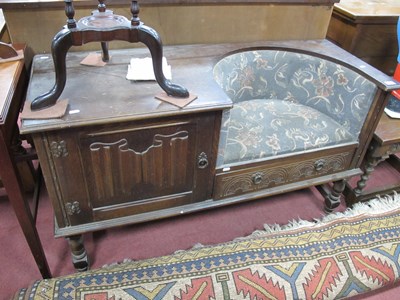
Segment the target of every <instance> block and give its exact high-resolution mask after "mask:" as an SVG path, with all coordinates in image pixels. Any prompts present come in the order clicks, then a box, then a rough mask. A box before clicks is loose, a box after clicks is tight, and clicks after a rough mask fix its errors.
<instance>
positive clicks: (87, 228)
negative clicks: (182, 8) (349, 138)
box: [21, 40, 399, 269]
mask: <svg viewBox="0 0 400 300" xmlns="http://www.w3.org/2000/svg"><path fill="white" fill-rule="evenodd" d="M267 46H268V47H273V48H280V47H285V48H291V49H296V51H300V52H307V51H313V52H314V53H315V55H317V56H318V55H321V56H323V55H328V56H330V57H334V58H335V60H336V61H339V60H340V61H341V62H343V63H345V64H346V65H347V66H349V67H350V68H353V69H357V70H359V67H360V66H363V65H365V63H364V62H362V61H360V60H359V59H357V58H356V57H354V56H352V55H350V54H349V53H347V52H345V51H343V50H342V49H340V48H339V47H337V46H335V45H334V44H332V43H330V42H328V41H326V40H317V41H287V42H282V41H280V42H257V43H243V44H218V45H185V46H174V47H165V48H164V53H165V56H166V57H167V58H168V61H169V63H170V64H171V66H172V73H173V78H174V81H176V82H177V83H179V84H182V85H183V86H185V87H186V88H187V89H188V90H189V92H191V93H193V94H195V95H197V96H198V98H197V99H196V100H195V101H193V102H191V103H190V104H188V105H187V106H185V107H184V108H179V107H177V106H174V105H171V104H168V103H164V102H161V101H159V100H157V99H155V98H154V96H155V95H156V94H158V93H159V92H160V91H161V89H160V87H159V85H158V84H157V83H155V82H130V81H127V80H126V79H125V76H126V71H127V65H128V64H129V60H130V58H132V57H145V56H148V55H149V52H148V50H147V49H146V48H139V49H134V50H132V49H131V50H115V51H111V52H110V54H111V57H112V59H111V61H110V62H109V63H108V64H107V65H106V66H105V67H103V68H93V67H87V66H82V65H80V64H79V62H80V61H81V60H82V59H83V58H84V57H85V56H86V55H87V54H88V53H87V52H84V53H82V52H81V53H79V52H69V53H68V54H67V60H66V62H67V72H68V74H70V75H69V77H68V81H67V83H66V86H65V88H64V90H63V93H62V94H61V96H60V99H68V100H69V108H68V112H67V113H66V115H65V116H64V117H63V118H59V119H56V118H54V119H47V120H35V119H32V120H29V119H26V120H23V122H22V127H21V132H22V133H24V134H31V135H32V137H33V139H34V142H35V145H36V149H37V152H38V155H39V160H40V162H41V165H42V168H43V174H44V177H45V181H46V185H47V188H48V191H49V195H50V198H51V200H52V204H53V207H54V212H55V219H56V228H55V235H56V236H57V237H66V238H67V239H68V240H69V243H70V248H71V251H72V253H73V261H74V265H75V267H76V268H77V269H86V268H87V266H88V259H87V253H86V251H85V248H84V245H83V240H82V234H83V233H85V232H92V231H96V230H101V229H106V228H110V227H115V226H120V225H125V224H133V223H138V222H143V221H149V220H155V219H158V218H164V217H168V216H174V215H180V214H186V213H190V212H194V211H199V210H202V209H206V208H213V207H219V206H223V205H227V204H233V203H238V202H242V201H248V200H253V199H259V198H263V197H265V196H269V195H273V194H278V193H283V192H287V191H291V190H296V189H301V188H306V187H309V186H315V185H321V184H324V183H328V182H332V181H335V182H338V183H337V184H336V185H335V188H334V192H333V194H334V196H337V197H338V196H339V195H340V192H341V191H342V190H341V189H342V186H343V185H344V181H345V179H347V178H349V177H351V176H354V175H357V174H361V170H360V169H359V165H360V163H361V159H362V157H363V155H364V153H365V149H364V145H366V144H368V143H369V141H370V140H371V138H372V132H373V131H374V129H375V127H376V125H377V122H378V118H379V117H380V114H381V113H382V111H383V108H384V106H385V104H386V95H387V92H388V91H389V90H391V89H394V88H399V85H398V84H393V85H387V81H388V80H389V79H390V77H388V76H387V75H385V74H383V73H382V72H379V71H377V70H376V69H374V68H372V67H370V66H368V65H367V66H365V67H364V66H363V67H362V71H361V72H362V73H363V74H364V75H365V76H366V77H367V78H369V79H370V80H371V81H373V82H374V83H375V84H377V89H376V91H377V92H376V96H375V98H374V101H373V104H372V106H371V110H370V112H369V113H368V116H367V119H366V122H365V124H364V126H363V128H362V135H361V137H360V139H359V141H358V143H352V144H351V145H349V146H344V148H343V146H342V147H341V148H340V149H339V148H337V147H330V148H328V149H322V150H321V151H312V152H311V153H306V152H304V153H303V154H301V155H298V154H296V155H286V156H285V157H284V159H283V161H282V163H277V162H275V163H274V164H272V165H270V166H269V168H270V169H274V170H276V171H277V172H278V173H280V174H281V173H282V172H286V173H287V175H288V177H287V181H282V182H280V183H279V184H276V183H273V184H272V185H267V184H265V183H264V182H263V181H261V182H259V181H257V180H256V181H255V182H253V184H254V186H257V187H259V186H260V185H259V184H260V183H262V185H263V189H260V188H255V189H252V190H250V191H243V193H235V195H233V196H229V197H221V196H220V195H217V192H216V191H221V190H224V189H225V187H224V184H225V185H226V182H224V180H223V177H224V176H225V177H226V178H228V177H232V176H233V175H234V174H237V175H238V176H237V178H243V176H247V175H248V176H249V178H251V177H252V174H254V173H257V172H258V169H257V168H254V166H253V167H251V168H250V167H249V166H247V167H246V166H245V165H244V166H241V169H240V170H239V169H237V168H232V169H230V170H224V169H221V170H218V172H219V176H216V172H217V170H216V156H217V150H218V149H217V148H218V142H219V135H220V127H221V124H220V123H221V115H222V112H223V110H225V109H230V107H231V106H232V102H231V100H230V99H229V98H228V97H227V95H226V94H225V93H224V92H223V90H222V89H221V88H220V87H219V86H218V85H217V83H216V81H215V79H214V77H213V67H214V65H215V64H216V62H217V61H218V60H219V59H220V58H221V57H222V56H224V55H226V54H227V53H228V52H232V51H233V52H234V51H238V50H240V49H245V48H253V47H261V48H262V47H267ZM53 82H54V71H53V61H52V59H51V58H50V57H49V56H46V55H39V56H36V57H35V59H34V62H33V68H32V75H31V81H30V84H29V87H28V93H27V101H32V100H33V99H35V97H37V95H40V94H42V93H43V92H46V91H48V90H49V89H50V88H51V87H52V84H53ZM346 149H347V152H346V153H345V159H344V160H340V159H336V158H332V159H331V157H334V156H337V155H339V153H338V151H339V150H340V151H342V153H344V152H343V151H345V150H346ZM321 158H328V159H331V160H330V161H332V162H335V161H336V163H334V164H333V165H334V166H338V165H339V168H331V169H328V170H326V169H324V164H322V165H321V164H319V163H318V161H319V160H320V159H321ZM282 164H284V165H282ZM249 165H250V164H249ZM295 165H298V166H302V167H304V168H300V169H301V170H303V171H304V173H303V174H299V173H298V172H297V173H290V170H292V169H293V167H294V166H295ZM328 165H329V166H331V164H328ZM259 167H260V168H261V167H262V168H264V169H265V168H267V167H268V162H266V163H265V164H264V165H263V166H261V165H260V166H259ZM310 168H311V169H310ZM300 169H299V170H300ZM301 170H300V171H301ZM315 170H316V171H315ZM261 171H263V170H261ZM321 172H322V173H321ZM321 174H322V175H321ZM298 175H299V176H300V177H296V176H298ZM293 176H294V177H293ZM233 177H234V176H233ZM295 177H296V178H295ZM246 178H247V177H246ZM233 179H234V178H233ZM233 182H237V181H235V180H234V181H233ZM343 187H344V186H343ZM216 196H217V197H216Z"/></svg>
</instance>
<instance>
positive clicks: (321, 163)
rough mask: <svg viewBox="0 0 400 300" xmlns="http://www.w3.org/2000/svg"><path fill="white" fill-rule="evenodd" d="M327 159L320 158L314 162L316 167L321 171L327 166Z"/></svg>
mask: <svg viewBox="0 0 400 300" xmlns="http://www.w3.org/2000/svg"><path fill="white" fill-rule="evenodd" d="M325 164H326V160H325V159H319V160H317V161H316V162H315V163H314V168H315V170H317V171H321V170H322V168H323V167H324V166H325Z"/></svg>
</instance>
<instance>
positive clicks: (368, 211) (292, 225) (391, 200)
mask: <svg viewBox="0 0 400 300" xmlns="http://www.w3.org/2000/svg"><path fill="white" fill-rule="evenodd" d="M399 208H400V195H399V194H397V193H396V192H395V191H393V194H391V195H383V196H378V197H377V198H375V199H372V200H369V201H367V202H359V203H356V204H354V205H353V206H352V207H349V208H347V209H346V210H345V211H343V212H334V213H331V214H328V215H325V216H323V217H322V218H321V219H314V220H313V221H307V220H302V219H298V220H292V221H290V222H289V223H288V224H285V225H279V224H264V229H263V230H256V231H254V232H253V233H251V234H250V235H248V236H246V237H239V238H236V239H234V241H240V240H244V239H248V238H254V237H259V236H263V235H265V234H269V233H277V232H283V231H290V230H294V229H300V228H303V227H311V226H313V227H317V226H322V225H325V224H327V223H329V222H332V221H334V220H338V219H343V218H349V217H354V216H359V215H371V216H373V215H376V214H382V213H386V212H390V211H393V210H396V209H399Z"/></svg>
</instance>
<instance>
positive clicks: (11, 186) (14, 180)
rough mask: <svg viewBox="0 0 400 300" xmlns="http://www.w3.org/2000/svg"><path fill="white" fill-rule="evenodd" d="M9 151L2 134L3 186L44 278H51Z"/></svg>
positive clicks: (1, 170)
mask: <svg viewBox="0 0 400 300" xmlns="http://www.w3.org/2000/svg"><path fill="white" fill-rule="evenodd" d="M9 151H10V150H9V148H8V147H7V145H6V143H5V140H4V137H3V135H2V134H1V133H0V165H1V169H0V172H1V178H2V181H3V185H4V187H5V189H6V192H7V196H8V199H9V201H10V203H11V206H12V207H13V209H14V212H15V214H16V216H17V219H18V222H19V225H20V226H21V229H22V231H23V233H24V235H25V239H26V241H27V242H28V245H29V248H30V250H31V252H32V255H33V257H34V259H35V261H36V264H37V266H38V268H39V271H40V273H41V274H42V277H43V278H51V272H50V268H49V265H48V263H47V260H46V256H45V253H44V251H43V247H42V244H41V242H40V238H39V234H38V232H37V229H36V225H35V222H34V219H33V216H32V213H31V210H30V207H29V204H28V203H27V201H26V199H25V198H24V196H23V194H22V191H21V182H20V180H19V177H18V176H17V169H16V165H15V162H14V161H13V160H12V159H11V155H12V153H10V152H9Z"/></svg>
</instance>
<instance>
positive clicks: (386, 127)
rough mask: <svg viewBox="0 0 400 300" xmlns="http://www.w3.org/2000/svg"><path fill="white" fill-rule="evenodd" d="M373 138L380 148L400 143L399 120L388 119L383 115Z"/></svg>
mask: <svg viewBox="0 0 400 300" xmlns="http://www.w3.org/2000/svg"><path fill="white" fill-rule="evenodd" d="M374 138H375V139H376V140H377V141H378V142H379V143H380V144H381V145H382V146H384V145H386V144H394V143H398V142H400V119H393V118H390V117H389V116H388V115H387V114H385V113H383V114H382V117H381V119H380V121H379V123H378V126H377V127H376V129H375V133H374Z"/></svg>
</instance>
